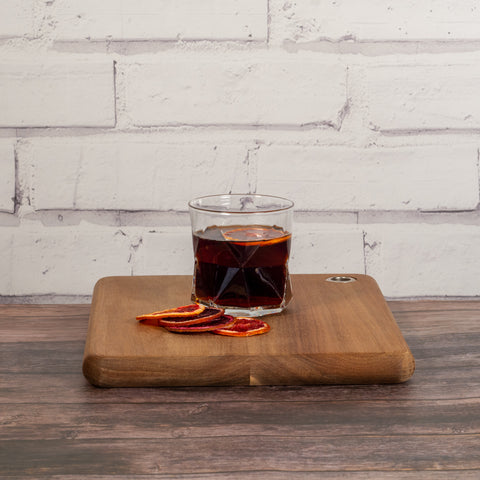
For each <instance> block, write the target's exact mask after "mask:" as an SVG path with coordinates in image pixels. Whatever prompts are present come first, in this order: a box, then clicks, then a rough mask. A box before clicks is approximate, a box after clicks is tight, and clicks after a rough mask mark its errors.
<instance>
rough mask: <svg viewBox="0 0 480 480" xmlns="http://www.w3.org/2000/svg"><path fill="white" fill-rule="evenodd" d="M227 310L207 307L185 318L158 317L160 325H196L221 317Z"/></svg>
mask: <svg viewBox="0 0 480 480" xmlns="http://www.w3.org/2000/svg"><path fill="white" fill-rule="evenodd" d="M224 312H225V310H224V309H223V308H206V309H205V310H204V311H203V312H202V313H199V314H198V315H194V316H192V317H183V318H159V319H157V321H158V325H159V326H160V327H177V326H187V325H196V324H198V323H206V322H210V321H212V320H215V319H217V318H219V317H221V316H222V315H223V314H224Z"/></svg>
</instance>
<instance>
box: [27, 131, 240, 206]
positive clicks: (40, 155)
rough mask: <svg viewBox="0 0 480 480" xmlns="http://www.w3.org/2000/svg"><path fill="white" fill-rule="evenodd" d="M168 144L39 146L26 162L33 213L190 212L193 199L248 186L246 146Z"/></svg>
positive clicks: (120, 141)
mask: <svg viewBox="0 0 480 480" xmlns="http://www.w3.org/2000/svg"><path fill="white" fill-rule="evenodd" d="M161 138H162V137H160V139H156V140H155V139H154V140H152V139H150V138H145V137H143V136H141V137H140V138H136V139H133V140H132V139H130V140H126V139H124V138H123V137H122V136H119V137H117V136H115V137H114V138H106V139H103V140H100V141H99V140H97V139H96V138H93V139H92V138H91V137H89V136H87V137H83V138H79V139H76V140H73V141H72V139H69V140H65V139H61V138H60V139H59V138H55V139H53V140H52V139H48V141H45V139H41V140H40V141H39V140H36V141H35V142H34V143H33V144H32V148H31V149H30V150H29V152H28V154H27V155H26V156H25V157H22V155H20V159H21V161H25V162H26V163H30V164H31V165H32V178H31V190H32V205H33V206H34V208H35V209H36V210H55V209H58V210H69V209H72V210H73V209H79V210H138V211H142V210H147V211H148V210H183V211H186V209H187V207H186V205H187V202H188V200H190V199H191V198H193V197H197V196H201V195H208V194H209V192H212V191H215V192H225V191H229V190H231V189H232V187H233V186H234V185H238V184H242V183H243V185H245V186H246V185H247V184H248V178H247V175H246V172H245V171H244V170H243V169H242V166H243V162H244V161H245V159H246V156H247V148H246V146H243V145H238V146H237V145H235V146H232V145H216V144H215V143H213V142H210V143H208V144H202V143H188V144H182V143H177V144H172V143H164V142H162V141H161ZM182 172H183V174H182ZM191 172H196V173H195V175H191Z"/></svg>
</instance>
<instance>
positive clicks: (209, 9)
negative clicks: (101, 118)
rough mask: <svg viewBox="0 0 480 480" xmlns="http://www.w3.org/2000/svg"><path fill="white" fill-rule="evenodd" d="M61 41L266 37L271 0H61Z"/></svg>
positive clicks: (58, 32) (57, 12) (57, 9)
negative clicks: (269, 0) (120, 0)
mask: <svg viewBox="0 0 480 480" xmlns="http://www.w3.org/2000/svg"><path fill="white" fill-rule="evenodd" d="M52 16H53V18H54V19H55V22H56V23H57V26H56V38H57V39H59V40H70V41H71V40H85V39H88V40H104V39H106V38H109V39H113V40H152V39H157V40H158V39H160V40H177V39H179V38H181V39H184V40H265V39H266V36H267V0H210V1H207V2H204V1H202V2H199V1H196V0H177V1H175V2H172V1H162V0H127V1H122V2H119V1H118V0H102V1H101V2H98V1H97V0H59V1H57V2H55V4H54V6H53V15H52Z"/></svg>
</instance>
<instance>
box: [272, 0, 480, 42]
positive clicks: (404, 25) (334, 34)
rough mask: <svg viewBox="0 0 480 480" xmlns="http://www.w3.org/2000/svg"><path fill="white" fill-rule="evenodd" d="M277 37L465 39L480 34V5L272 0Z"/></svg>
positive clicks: (426, 1)
mask: <svg viewBox="0 0 480 480" xmlns="http://www.w3.org/2000/svg"><path fill="white" fill-rule="evenodd" d="M270 8H271V11H272V17H273V21H272V37H273V41H276V42H281V41H285V40H288V41H294V42H312V41H318V40H322V39H326V40H328V41H341V40H351V39H355V40H358V41H369V40H370V41H371V40H373V41H388V40H395V41H405V40H432V39H433V40H464V39H478V38H479V35H480V7H479V5H478V2H476V1H474V0H467V1H462V2H457V1H455V0H443V1H441V2H439V1H435V0H424V1H422V2H420V3H419V2H417V1H415V0H390V1H384V0H337V1H332V0H311V1H299V2H291V1H287V0H270Z"/></svg>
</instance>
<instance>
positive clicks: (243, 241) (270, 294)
mask: <svg viewBox="0 0 480 480" xmlns="http://www.w3.org/2000/svg"><path fill="white" fill-rule="evenodd" d="M290 243H291V234H290V233H287V232H285V231H284V230H282V229H281V228H279V227H268V226H263V225H249V226H229V227H217V226H212V227H208V228H207V229H205V230H203V231H199V232H195V233H194V234H193V248H194V253H195V272H194V282H195V283H194V289H193V291H194V294H193V297H192V299H193V300H194V301H197V302H201V303H207V304H215V305H219V306H228V307H234V308H256V307H265V308H267V309H270V308H278V307H284V306H285V305H286V304H287V303H288V301H289V300H290V298H291V289H290V278H289V274H288V267H287V262H288V257H289V253H290Z"/></svg>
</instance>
